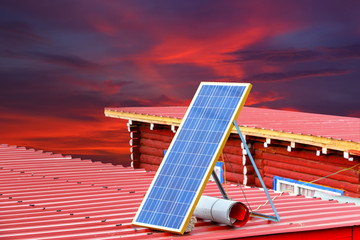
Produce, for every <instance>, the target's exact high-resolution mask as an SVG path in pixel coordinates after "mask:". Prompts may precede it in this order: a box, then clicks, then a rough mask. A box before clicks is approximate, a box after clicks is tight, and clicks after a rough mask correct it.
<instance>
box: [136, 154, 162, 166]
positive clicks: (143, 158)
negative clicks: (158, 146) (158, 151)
mask: <svg viewBox="0 0 360 240" xmlns="http://www.w3.org/2000/svg"><path fill="white" fill-rule="evenodd" d="M162 160H163V158H162V157H158V156H152V155H148V154H141V155H140V162H141V163H147V164H152V165H160V163H161V161H162Z"/></svg>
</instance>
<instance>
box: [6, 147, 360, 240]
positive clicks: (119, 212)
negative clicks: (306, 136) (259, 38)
mask: <svg viewBox="0 0 360 240" xmlns="http://www.w3.org/2000/svg"><path fill="white" fill-rule="evenodd" d="M153 176H154V172H146V171H144V170H142V169H132V168H126V167H122V166H114V165H111V164H104V163H100V162H92V161H90V160H81V159H78V158H72V157H70V156H62V155H60V154H52V153H48V152H42V151H36V150H33V149H25V148H19V147H14V146H8V145H0V239H117V238H119V237H122V238H127V239H133V238H134V239H144V237H151V238H161V239H171V238H174V237H181V238H189V239H193V238H194V237H199V238H201V239H219V238H241V237H251V236H265V235H268V234H280V233H294V232H304V231H311V230H326V229H334V228H340V227H350V226H360V206H356V205H354V204H340V203H337V202H336V201H323V200H320V199H316V198H305V197H302V196H290V195H288V194H279V193H275V192H273V191H270V195H271V196H272V197H276V196H277V197H276V198H275V199H274V204H275V206H276V208H277V210H278V212H279V215H280V218H281V221H280V222H279V223H270V224H269V223H268V222H267V221H266V220H263V219H257V218H253V219H251V220H249V222H248V223H247V224H246V225H245V226H244V227H241V228H233V227H228V226H224V225H218V224H216V223H212V222H208V221H203V220H200V219H198V223H197V224H196V225H195V229H194V230H193V231H192V232H191V233H189V234H185V235H183V236H177V235H173V234H170V233H164V232H157V231H152V230H149V229H145V228H138V227H136V228H135V227H134V226H132V225H131V221H132V219H133V217H134V215H135V212H136V210H137V208H138V206H139V204H140V202H141V200H142V198H143V196H144V194H145V192H146V191H147V188H148V186H149V184H150V182H151V180H152V178H153ZM227 188H228V192H229V195H230V197H232V198H233V199H234V200H237V201H240V202H244V203H245V201H244V196H243V194H242V191H241V190H240V188H239V187H238V186H234V185H227ZM244 192H245V194H246V197H247V199H248V202H249V203H250V205H251V207H252V209H256V208H258V207H259V206H260V209H259V210H258V212H259V213H263V214H272V210H271V207H270V206H269V205H264V206H261V205H263V204H264V203H265V202H266V196H265V194H264V192H263V191H262V190H261V189H257V188H244ZM205 194H207V195H210V196H216V197H221V194H220V193H219V190H218V189H217V186H216V184H214V183H213V182H209V183H208V185H207V187H206V189H205ZM355 230H356V231H357V232H359V231H358V230H359V227H356V229H355ZM355 230H354V231H355Z"/></svg>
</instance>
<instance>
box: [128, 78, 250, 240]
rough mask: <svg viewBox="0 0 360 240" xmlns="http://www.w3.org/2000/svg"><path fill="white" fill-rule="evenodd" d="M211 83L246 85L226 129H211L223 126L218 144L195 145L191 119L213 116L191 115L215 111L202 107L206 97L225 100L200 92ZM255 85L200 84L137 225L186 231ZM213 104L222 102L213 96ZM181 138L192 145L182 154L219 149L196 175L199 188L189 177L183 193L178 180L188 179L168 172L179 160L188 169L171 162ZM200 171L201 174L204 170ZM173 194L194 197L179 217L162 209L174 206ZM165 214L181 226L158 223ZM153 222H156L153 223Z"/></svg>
mask: <svg viewBox="0 0 360 240" xmlns="http://www.w3.org/2000/svg"><path fill="white" fill-rule="evenodd" d="M209 86H214V87H217V88H218V89H219V88H222V87H223V89H235V88H229V87H241V88H242V89H243V91H242V93H241V94H240V96H238V97H237V100H236V101H235V100H234V103H236V106H235V107H233V109H232V112H230V110H231V109H230V110H229V111H228V113H226V114H228V117H227V118H226V124H225V122H223V123H222V124H223V125H224V126H225V127H224V129H211V130H214V132H216V131H215V130H219V133H216V134H217V137H218V139H219V137H221V140H220V141H219V142H218V143H217V144H215V143H214V144H212V145H213V146H209V145H206V146H204V144H203V145H201V143H202V142H194V145H192V144H191V145H190V144H189V141H190V140H189V139H191V137H193V135H194V134H193V135H189V133H191V131H189V133H188V132H187V130H188V129H187V127H189V126H192V125H191V122H190V123H189V121H192V122H193V123H192V124H194V123H196V126H198V125H199V124H201V123H203V124H204V126H208V125H209V124H210V120H208V119H210V118H207V117H203V118H199V119H198V118H193V119H192V118H191V117H192V115H194V114H195V115H196V114H198V115H199V114H202V115H203V116H207V114H209V113H212V111H211V110H208V108H210V107H208V108H207V107H205V108H204V109H203V110H201V107H202V105H201V104H203V103H204V101H205V102H206V101H207V100H208V101H212V99H214V98H218V99H219V101H223V98H224V97H223V96H212V95H210V96H211V97H209V96H208V95H205V96H204V97H202V95H199V93H202V91H205V90H206V89H210V87H209ZM206 87H207V88H206ZM251 87H252V85H251V84H249V83H224V82H220V83H215V82H202V83H201V84H200V86H199V87H198V89H197V91H196V93H195V95H194V97H193V99H192V101H191V103H190V105H189V108H188V109H187V111H186V113H185V116H184V118H183V120H182V122H181V124H180V126H179V129H178V131H177V132H176V134H175V136H174V138H173V140H172V142H171V144H170V146H169V148H168V151H167V152H166V154H165V156H164V158H163V161H162V163H161V164H160V166H159V169H158V171H157V173H156V174H155V177H154V179H153V181H152V183H151V184H150V186H149V189H148V191H147V193H146V195H145V197H144V199H143V201H142V203H141V205H140V207H139V209H138V211H137V213H136V215H135V217H134V220H133V223H132V224H133V225H136V226H141V227H148V228H153V229H157V230H163V231H169V232H173V233H180V234H183V233H184V231H185V229H186V227H187V224H188V222H189V220H190V218H191V215H192V213H193V212H194V210H195V207H196V205H197V202H198V201H199V199H200V197H201V193H202V192H203V190H204V188H205V186H206V183H207V181H208V179H209V177H210V175H211V173H212V171H213V169H214V167H215V164H216V162H217V159H218V158H219V156H220V154H221V152H222V149H223V148H224V146H225V143H226V140H227V139H228V137H229V135H230V132H231V129H232V123H233V121H234V120H236V119H237V117H238V115H239V113H240V111H241V108H242V107H243V105H244V103H245V100H246V98H247V96H248V94H249V92H250V90H251ZM202 89H204V90H202ZM220 90H221V89H220ZM228 91H230V90H228ZM199 99H200V100H199ZM209 99H210V100H209ZM224 101H225V100H224ZM208 104H209V102H208ZM211 104H213V105H211V108H218V107H219V102H217V101H216V99H215V100H213V102H212V103H211ZM218 109H220V108H218ZM207 110H208V112H206V111H207ZM196 111H200V112H196ZM217 111H218V110H217ZM219 111H220V110H219ZM223 111H227V109H225V110H223ZM189 116H190V117H189ZM206 118H207V119H206ZM207 120H208V122H206V121H207ZM218 120H220V119H218ZM196 121H198V122H196ZM204 121H205V123H204ZM224 121H225V120H224ZM211 124H214V123H211ZM203 128H204V129H206V127H203ZM219 128H220V127H219ZM192 130H197V131H202V128H195V129H192ZM220 130H221V131H220ZM201 134H202V133H200V135H198V136H197V137H198V138H200V137H201V136H203V135H201ZM212 137H214V136H212ZM214 138H216V137H214ZM181 141H187V142H185V143H188V145H187V147H188V146H190V147H189V149H187V151H186V152H185V151H182V152H181V158H185V157H186V156H187V155H188V156H192V155H191V154H197V153H196V151H200V150H199V147H200V149H201V148H203V147H206V148H209V149H210V148H211V147H212V148H213V149H215V150H213V151H214V152H213V154H212V155H211V156H210V155H209V156H208V157H211V160H210V161H208V164H207V166H206V170H202V172H200V171H199V172H200V173H202V174H203V176H200V175H199V176H197V175H196V177H198V178H194V181H195V180H196V181H200V184H198V185H196V189H191V188H192V187H193V186H192V185H191V183H192V182H190V181H188V179H185V180H184V181H185V182H186V181H187V184H188V185H186V188H185V190H186V191H180V193H179V192H178V191H176V190H179V186H178V184H180V185H183V184H184V182H179V181H176V178H175V177H173V178H172V179H171V178H167V177H166V176H167V174H168V173H171V171H172V170H171V169H172V168H169V166H168V165H169V164H175V167H177V168H175V169H178V168H179V167H183V170H181V171H184V169H185V167H184V166H186V165H187V164H184V165H181V166H176V163H175V162H174V163H173V162H171V161H172V160H173V161H175V160H176V158H175V160H174V157H173V156H172V154H174V153H176V151H175V150H177V149H173V148H174V146H175V147H179V146H178V145H179V144H180V143H179V142H181ZM190 142H191V141H190ZM215 145H216V146H215ZM180 147H181V145H180ZM204 150H207V151H208V149H204ZM194 151H195V152H194ZM209 151H210V150H209ZM189 152H190V153H189ZM169 156H170V157H169ZM195 156H196V157H197V158H198V160H201V159H200V157H199V155H195ZM197 163H198V164H201V162H200V161H198V162H197ZM188 166H191V167H192V169H191V170H190V171H192V172H194V174H195V173H196V172H195V171H194V168H201V167H202V168H204V167H203V166H196V165H195V164H190V165H188ZM165 171H166V172H165ZM199 172H198V173H197V174H200V173H199ZM181 176H182V175H179V177H181ZM200 177H201V178H200ZM165 179H167V180H168V179H170V180H169V181H168V184H167V185H166V186H167V188H166V190H165V189H164V190H163V191H162V192H161V191H160V190H159V189H158V188H161V187H163V186H161V185H159V183H160V182H161V183H162V182H163V181H165ZM170 184H173V185H171V186H170ZM194 185H195V184H194ZM194 190H196V191H195V192H194ZM192 192H194V193H192ZM158 194H160V196H157V195H158ZM174 194H175V195H174ZM176 194H178V195H176ZM191 194H193V196H189V198H186V196H187V195H191ZM150 195H151V197H153V196H156V197H159V198H157V199H160V201H159V202H155V199H153V198H150V197H149V196H150ZM173 196H177V199H179V200H180V199H182V197H184V198H185V200H191V202H190V203H189V202H187V204H190V205H189V206H183V207H181V208H177V210H178V211H180V212H184V211H186V213H185V214H182V215H180V216H179V217H177V216H176V215H175V214H173V215H171V216H166V213H163V212H161V209H165V210H168V209H167V208H169V207H171V206H169V205H171V204H169V201H170V199H172V197H173ZM180 196H181V197H180ZM167 198H168V199H167ZM177 203H178V204H180V205H181V203H180V201H178V202H177ZM144 206H145V207H144ZM149 207H154V208H156V209H155V213H154V214H153V215H151V214H152V213H148V212H153V211H150V210H149ZM174 207H175V206H174V204H173V205H172V209H171V211H173V210H174ZM170 213H171V212H170ZM147 214H150V216H151V218H150V217H149V218H150V219H147V218H146V217H144V216H147ZM167 215H170V214H167ZM139 216H140V217H139ZM138 218H140V219H143V218H145V219H146V220H148V222H146V223H145V222H144V221H142V222H141V221H139V219H138ZM162 218H165V219H167V222H168V221H169V220H170V219H172V220H173V222H175V223H177V226H174V227H169V226H168V225H169V223H167V222H166V224H165V223H164V224H162V225H160V224H156V223H157V222H159V221H160V219H162ZM174 218H176V219H174ZM150 222H152V223H150ZM179 224H180V225H179ZM164 225H167V226H164Z"/></svg>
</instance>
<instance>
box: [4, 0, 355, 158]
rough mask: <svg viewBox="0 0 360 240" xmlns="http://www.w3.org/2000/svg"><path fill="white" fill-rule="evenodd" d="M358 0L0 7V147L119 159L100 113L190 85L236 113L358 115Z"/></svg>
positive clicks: (188, 94) (172, 98) (183, 96)
mask: <svg viewBox="0 0 360 240" xmlns="http://www.w3.org/2000/svg"><path fill="white" fill-rule="evenodd" d="M359 12H360V1H355V0H354V1H346V0H345V1H340V0H339V1H330V0H324V1H288V0H286V1H285V0H284V1H277V0H272V1H270V0H269V1H258V0H248V1H246V0H245V1H230V0H229V1H220V0H219V1H211V0H202V1H199V0H196V1H195V0H194V1H183V0H163V1H158V0H151V1H148V0H142V1H139V0H128V1H110V0H98V1H96V0H82V1H81V0H78V1H70V0H36V1H35V0H33V1H31V0H28V1H13V0H9V1H5V0H2V1H1V4H0V81H1V87H0V102H1V104H0V111H1V115H0V143H5V144H12V145H18V146H27V147H34V148H37V149H44V150H47V151H53V152H58V153H64V154H72V155H75V156H82V157H83V158H92V159H94V160H103V161H107V160H108V161H110V160H111V161H117V162H126V161H128V160H129V157H128V153H129V145H128V140H129V134H128V133H127V130H126V122H125V121H122V120H117V119H110V118H105V117H104V114H103V109H104V107H109V106H112V107H120V106H173V105H183V106H184V105H187V104H188V103H189V102H190V100H191V98H192V96H193V94H194V93H195V90H196V88H197V86H198V85H199V83H200V82H201V81H231V82H250V83H252V84H253V88H252V92H251V93H250V96H249V98H248V101H247V104H246V105H248V106H253V107H264V108H273V109H284V110H293V111H303V112H313V113H321V114H331V115H342V116H351V117H360V108H359V106H360V100H359V99H360V97H359V96H360V82H359V81H360V14H359Z"/></svg>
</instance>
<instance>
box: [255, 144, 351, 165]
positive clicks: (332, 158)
mask: <svg viewBox="0 0 360 240" xmlns="http://www.w3.org/2000/svg"><path fill="white" fill-rule="evenodd" d="M254 148H255V149H257V150H261V151H263V152H267V153H276V154H281V155H285V156H292V157H298V158H303V159H309V160H314V161H319V162H324V163H327V164H328V163H333V165H338V166H344V167H351V166H352V165H354V163H353V162H351V161H347V160H346V159H344V157H343V155H342V152H341V154H340V152H339V155H334V154H331V155H320V156H316V153H314V152H313V151H308V150H301V151H296V152H288V151H287V150H286V148H281V147H268V148H264V146H263V145H261V144H259V143H254Z"/></svg>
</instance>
